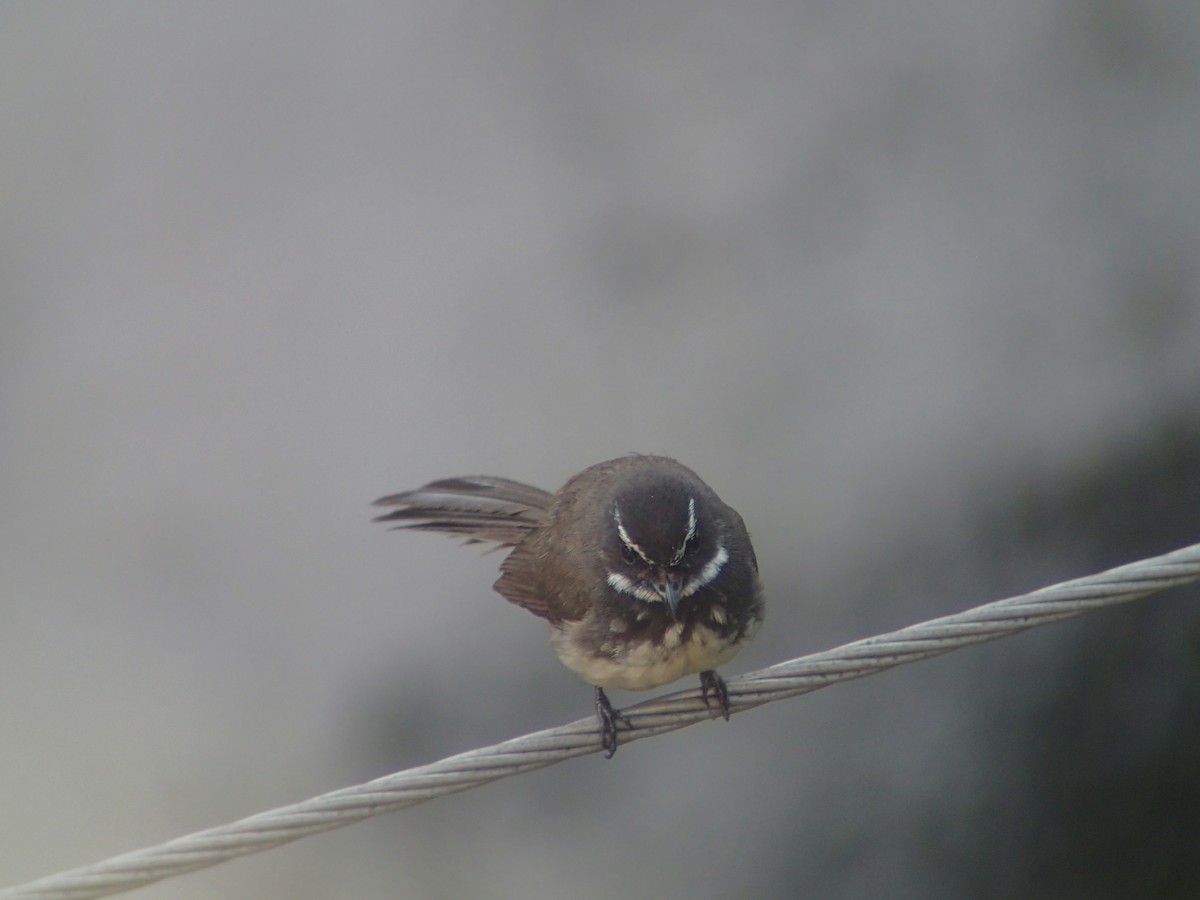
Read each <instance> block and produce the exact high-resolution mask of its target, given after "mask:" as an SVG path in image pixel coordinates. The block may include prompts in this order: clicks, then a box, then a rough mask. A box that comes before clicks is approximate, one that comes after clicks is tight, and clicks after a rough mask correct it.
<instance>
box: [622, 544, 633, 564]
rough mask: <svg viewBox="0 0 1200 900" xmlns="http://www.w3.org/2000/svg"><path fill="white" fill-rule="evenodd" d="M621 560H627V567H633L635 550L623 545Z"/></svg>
mask: <svg viewBox="0 0 1200 900" xmlns="http://www.w3.org/2000/svg"><path fill="white" fill-rule="evenodd" d="M621 559H623V560H625V564H626V565H630V566H632V565H633V548H632V547H630V546H629V545H628V544H622V545H621Z"/></svg>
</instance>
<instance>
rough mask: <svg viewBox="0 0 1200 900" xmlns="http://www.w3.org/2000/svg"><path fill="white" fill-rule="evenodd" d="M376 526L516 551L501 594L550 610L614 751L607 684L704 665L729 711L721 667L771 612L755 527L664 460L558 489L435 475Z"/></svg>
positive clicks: (640, 460) (633, 682) (632, 464)
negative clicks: (766, 609)
mask: <svg viewBox="0 0 1200 900" xmlns="http://www.w3.org/2000/svg"><path fill="white" fill-rule="evenodd" d="M376 505H378V506H389V507H396V509H394V510H393V511H392V512H389V513H386V514H384V515H382V516H380V517H379V518H378V519H377V520H376V521H381V522H391V523H397V527H399V528H409V529H415V530H420V531H436V532H440V533H443V534H449V535H453V536H458V537H462V538H465V539H466V540H467V541H468V542H480V541H482V542H492V543H495V544H496V545H498V546H500V547H512V548H513V550H512V552H511V553H509V555H508V556H507V558H505V560H504V562H503V563H502V564H501V566H500V573H501V574H500V578H499V580H497V582H496V584H495V589H496V590H497V591H498V592H499V593H500V594H501V595H502V596H504V597H505V598H506V599H507V600H509V601H511V602H513V603H515V604H517V605H518V606H522V607H524V608H525V609H527V610H529V611H530V612H532V613H534V614H535V615H537V616H540V617H541V618H543V619H546V620H547V621H548V622H549V623H550V626H551V637H550V640H551V644H552V645H553V647H554V649H555V651H556V652H557V653H558V656H559V659H561V660H562V662H563V664H564V665H566V666H567V667H568V668H570V669H571V670H573V671H574V672H576V673H578V674H579V675H580V676H581V677H582V678H583V679H584V680H586V681H588V682H589V683H590V684H592V685H594V686H595V688H596V711H597V715H598V716H599V718H600V721H601V726H602V742H603V745H604V748H605V750H606V751H607V753H608V755H609V756H611V755H612V753H613V752H614V751H615V750H616V732H617V722H618V721H621V720H622V717H621V716H620V714H619V713H616V712H615V711H614V710H613V709H612V706H611V704H610V703H609V702H608V698H607V696H606V695H605V693H604V690H603V689H604V688H605V687H618V688H624V689H627V690H646V689H649V688H653V687H657V686H659V685H662V684H666V683H668V682H671V681H674V680H675V679H677V678H680V677H682V676H684V675H688V674H696V673H699V674H700V676H701V686H702V688H703V693H704V696H705V699H706V701H707V699H708V695H709V694H710V693H711V694H712V695H713V697H714V699H715V700H716V701H717V704H718V706H719V708H720V711H721V712H722V714H724V716H725V717H726V718H728V717H729V703H728V695H727V692H726V690H725V685H724V682H723V681H722V680H721V678H720V676H719V675H717V674H716V671H715V670H716V667H717V666H719V665H722V664H724V663H725V662H727V661H728V660H729V659H731V658H732V657H733V656H734V654H736V653H737V651H738V650H739V649H740V648H741V647H742V646H743V644H744V643H745V642H746V641H747V640H749V638H750V637H751V636H752V635H753V633H754V631H755V630H756V629H757V627H758V625H759V623H760V622H761V620H762V614H763V595H762V587H761V585H760V583H759V580H758V562H757V560H756V559H755V556H754V548H753V547H752V546H751V543H750V537H749V535H748V534H747V532H746V527H745V525H744V523H743V522H742V518H741V516H739V515H738V514H737V513H736V512H735V511H734V510H733V509H731V508H730V507H729V506H726V505H725V504H724V503H723V502H722V501H721V499H720V498H719V497H718V496H717V495H716V493H715V492H714V491H713V490H712V489H711V488H710V487H709V486H708V485H707V484H705V483H704V482H703V481H702V480H701V479H700V477H699V476H698V475H696V473H695V472H693V471H692V470H691V469H688V468H687V467H686V466H683V465H682V464H680V463H678V462H676V461H675V460H673V459H669V458H667V457H663V456H625V457H620V458H618V459H612V460H608V461H607V462H602V463H598V464H596V465H594V466H591V467H590V468H588V469H585V470H584V471H583V472H580V473H579V474H578V475H576V476H575V477H574V478H572V479H570V480H569V481H568V482H567V483H566V484H565V485H563V487H562V488H561V489H560V490H559V491H558V492H557V493H556V494H548V493H546V492H545V491H542V490H539V489H538V488H534V487H530V486H528V485H525V484H521V483H519V482H515V481H510V480H508V479H505V478H494V477H491V476H470V477H466V478H450V479H446V480H443V481H435V482H431V483H430V484H427V485H425V487H423V488H418V489H417V490H415V491H406V492H404V493H400V494H393V495H392V496H389V497H384V498H382V499H381V500H377V501H376Z"/></svg>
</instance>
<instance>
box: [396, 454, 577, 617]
mask: <svg viewBox="0 0 1200 900" xmlns="http://www.w3.org/2000/svg"><path fill="white" fill-rule="evenodd" d="M553 499H554V498H553V496H552V495H551V494H548V493H546V492H545V491H543V490H540V489H538V488H535V487H530V486H529V485H527V484H521V483H520V482H518V481H510V480H508V479H507V478H494V477H492V476H490V475H471V476H468V477H465V478H447V479H444V480H442V481H432V482H430V483H429V484H427V485H425V486H424V487H422V488H417V489H416V490H415V491H404V492H403V493H399V494H392V495H390V496H388V497H381V498H380V499H379V500H376V501H375V503H374V505H375V506H394V507H397V509H395V510H393V511H392V512H389V513H385V514H384V515H382V516H378V517H377V518H376V519H375V521H376V522H396V523H398V524H397V525H396V527H397V528H406V529H413V530H415V531H435V532H438V533H441V534H447V535H451V536H455V537H462V538H465V539H466V541H467V543H469V544H470V543H477V542H480V541H492V542H494V543H496V544H497V545H498V546H500V547H513V546H516V545H517V544H519V543H520V542H521V540H522V539H524V538H525V536H526V535H528V534H529V532H531V531H533V529H535V528H537V527H538V526H539V525H541V524H542V523H543V522H545V520H546V510H547V509H548V508H549V506H550V503H551V501H552V500H553ZM514 602H517V601H514Z"/></svg>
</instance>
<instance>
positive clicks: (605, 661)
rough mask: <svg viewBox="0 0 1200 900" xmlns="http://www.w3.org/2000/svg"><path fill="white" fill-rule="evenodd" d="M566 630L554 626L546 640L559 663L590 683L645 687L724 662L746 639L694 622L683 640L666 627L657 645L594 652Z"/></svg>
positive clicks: (612, 647)
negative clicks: (738, 639)
mask: <svg viewBox="0 0 1200 900" xmlns="http://www.w3.org/2000/svg"><path fill="white" fill-rule="evenodd" d="M572 637H573V636H572V632H571V630H570V629H565V630H562V631H559V630H552V631H551V636H550V643H551V645H553V647H554V650H555V652H556V653H558V658H559V659H560V660H562V663H563V665H565V666H566V667H567V668H568V669H570V670H571V671H573V672H575V673H576V674H577V675H579V677H581V678H582V679H583V680H584V681H586V682H588V684H594V685H597V686H598V687H606V688H620V689H621V690H626V691H645V690H649V689H650V688H655V687H658V686H659V685H663V684H669V683H670V682H672V681H675V680H676V679H679V678H682V677H683V676H684V675H695V674H696V673H698V672H707V671H709V670H710V669H715V668H717V667H718V666H722V665H724V664H725V663H727V662H729V660H731V659H733V657H734V656H735V655H737V652H738V650H740V649H741V648H742V644H743V643H745V639H744V638H743V640H742V641H741V642H733V641H730V640H726V639H724V638H721V637H719V636H718V635H717V634H716V633H715V632H713V631H711V630H710V629H708V628H705V627H704V626H703V625H697V626H695V627H694V628H693V629H692V633H691V635H690V636H689V639H688V640H687V641H681V640H680V636H679V630H678V629H671V628H668V629H667V631H666V633H665V634H664V636H663V642H662V643H661V644H654V643H652V642H651V641H619V642H614V643H613V644H611V645H606V646H602V647H600V648H597V649H596V650H595V651H589V650H585V649H583V648H581V647H580V646H578V644H576V642H575V641H574V640H573V639H572Z"/></svg>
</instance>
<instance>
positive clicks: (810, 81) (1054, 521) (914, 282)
mask: <svg viewBox="0 0 1200 900" xmlns="http://www.w3.org/2000/svg"><path fill="white" fill-rule="evenodd" d="M0 24H2V26H3V27H2V28H0V122H2V125H0V128H2V130H3V141H2V147H3V152H2V155H0V209H2V213H0V229H2V240H0V809H2V810H3V814H2V815H0V885H4V884H14V883H17V882H21V881H24V880H27V879H31V878H34V877H37V876H41V875H45V874H49V873H51V872H53V871H57V870H59V869H62V868H66V867H69V866H74V865H79V864H83V863H87V862H92V861H95V860H98V859H100V858H102V857H106V856H109V855H111V854H115V853H119V852H123V851H126V850H132V849H135V848H137V847H141V846H144V845H147V844H152V843H157V842H159V841H161V840H165V839H168V838H171V837H174V836H176V835H178V834H182V833H185V832H189V831H193V830H196V829H200V828H203V827H207V826H210V825H215V824H219V823H222V822H225V821H228V820H232V819H235V818H238V817H241V816H244V815H248V814H251V813H255V812H259V811H261V810H264V809H267V808H270V807H273V806H277V805H281V804H285V803H289V802H293V801H297V800H300V799H303V798H305V797H308V796H311V795H314V794H317V793H319V792H323V791H326V790H331V789H334V788H337V787H340V786H343V785H347V784H350V783H354V782H358V781H362V780H366V779H369V778H372V777H375V776H378V775H382V774H385V773H387V772H390V771H394V770H396V769H400V768H404V767H407V766H411V765H415V764H419V763H423V762H428V761H431V760H434V759H437V758H440V757H442V756H445V755H448V754H451V753H455V752H459V751H462V750H466V749H469V748H472V747H475V746H478V745H481V744H485V743H491V742H494V741H497V740H501V739H504V738H507V737H510V736H513V735H516V734H520V733H523V732H525V731H528V730H532V729H536V728H542V727H548V726H551V725H554V724H558V723H560V722H563V721H568V720H571V719H575V718H579V717H581V716H584V715H587V714H588V713H589V711H590V709H591V692H590V689H589V688H588V687H587V686H586V685H585V684H583V683H582V682H580V681H579V680H577V679H576V678H575V677H574V676H573V675H572V674H571V673H569V672H568V671H566V670H565V669H563V668H562V667H561V666H560V664H559V663H558V662H557V660H556V659H555V658H554V655H553V653H552V652H551V651H550V649H549V648H548V646H547V645H546V636H545V633H544V628H543V625H542V623H541V622H539V621H538V620H536V619H534V618H533V617H531V616H529V615H528V614H526V613H525V612H523V611H522V610H520V609H517V608H515V607H511V606H508V605H507V604H505V603H504V602H503V601H502V600H501V599H500V598H499V597H498V596H497V595H495V594H493V593H492V592H491V590H490V585H491V582H492V580H493V579H494V577H495V571H496V566H497V564H498V563H499V561H500V558H501V557H500V556H498V555H492V556H486V557H481V556H480V555H479V554H477V553H475V552H473V551H472V550H470V549H465V550H464V549H462V548H460V547H456V546H455V545H454V543H453V542H452V541H445V540H439V539H437V538H435V537H431V536H422V535H397V534H392V533H388V532H387V531H385V530H383V529H381V528H380V527H378V526H372V525H371V524H370V523H369V517H370V515H371V514H372V512H371V510H370V509H369V507H368V504H369V502H370V501H371V500H373V499H374V498H375V497H377V496H380V495H381V494H384V493H388V492H392V491H395V490H399V489H403V488H407V487H414V486H417V485H420V484H422V483H424V482H425V481H427V480H429V479H432V478H436V477H440V476H449V475H459V474H471V473H490V474H497V475H505V476H509V477H513V478H518V479H522V480H525V481H529V482H532V483H534V484H538V485H541V486H544V487H547V488H554V487H557V486H558V485H559V484H561V483H562V482H563V481H564V480H565V479H566V478H567V477H568V476H570V475H571V474H573V473H574V472H576V471H578V470H579V469H582V468H583V467H584V466H586V465H588V464H590V463H593V462H596V461H598V460H601V459H605V458H608V457H612V456H615V455H619V454H622V453H626V452H629V451H642V452H658V453H666V454H670V455H673V456H676V457H678V458H680V459H682V460H683V461H685V462H686V463H687V464H688V465H690V466H692V467H693V468H695V469H696V470H697V471H698V472H700V474H701V475H702V476H703V477H704V478H705V479H706V480H708V481H709V482H710V483H711V484H712V485H713V486H714V487H715V488H716V490H717V491H718V492H719V493H720V494H721V495H722V497H723V498H724V499H725V500H726V501H727V502H729V503H730V504H731V505H733V506H734V507H735V508H737V509H738V510H739V511H740V512H741V513H742V514H743V516H744V517H745V518H746V521H747V522H748V524H749V526H750V528H751V531H752V534H753V536H754V539H755V544H756V547H757V550H758V556H759V559H760V561H761V564H762V571H763V577H764V581H765V583H766V585H767V587H768V591H769V604H770V605H769V608H768V618H767V624H766V626H765V627H764V629H763V631H762V632H761V635H760V638H759V639H758V641H757V642H756V643H755V644H754V645H753V646H752V647H751V648H750V649H748V650H747V651H745V652H744V653H743V654H742V656H741V657H739V658H738V659H737V660H736V661H735V662H734V663H733V664H732V665H731V666H729V667H727V669H726V670H725V671H726V674H735V673H737V672H740V671H745V670H748V669H752V668H757V667H760V666H764V665H767V664H770V663H772V662H775V661H778V660H782V659H785V658H789V657H792V656H796V655H799V654H802V653H805V652H811V651H815V650H819V649H823V648H825V647H828V646H831V645H834V644H837V643H840V642H844V641H847V640H851V639H855V638H859V637H863V636H866V635H869V634H872V633H875V632H879V631H883V630H886V629H891V628H894V627H898V626H901V625H904V624H908V623H910V622H913V621H917V620H919V619H921V618H925V617H928V616H932V615H936V614H942V613H946V612H950V611H954V610H958V609H961V608H965V607H967V606H970V605H973V604H976V603H980V602H983V601H986V600H990V599H995V598H997V597H1000V596H1003V595H1005V594H1009V593H1015V592H1019V591H1024V590H1029V589H1032V588H1036V587H1039V586H1041V585H1043V584H1045V583H1049V582H1051V581H1054V580H1057V579H1061V578H1067V577H1071V576H1075V575H1081V574H1086V573H1088V572H1090V571H1093V570H1095V569H1098V568H1100V567H1103V566H1106V565H1112V564H1116V563H1120V562H1126V561H1130V560H1133V559H1136V558H1138V557H1139V556H1143V555H1148V554H1151V553H1156V552H1162V551H1166V550H1169V549H1173V548H1174V547H1177V546H1181V545H1183V544H1186V543H1191V542H1194V541H1197V540H1200V516H1198V515H1197V509H1198V508H1200V262H1198V260H1200V16H1197V15H1196V7H1195V3H1194V2H1193V0H1176V2H1170V0H1164V2H1136V0H1109V2H1080V0H1040V2H1039V0H1006V2H1001V3H995V2H983V0H968V2H958V0H955V2H951V0H936V2H928V3H905V4H892V3H882V2H852V3H843V4H832V3H787V2H749V3H739V4H715V3H713V4H704V3H700V4H696V3H690V4H689V3H678V2H660V3H654V4H641V3H628V2H617V3H604V4H599V3H593V4H585V3H581V2H577V3H560V4H547V3H513V4H506V5H499V4H452V3H446V4H433V3H398V4H385V3H358V4H345V5H335V4H327V5H317V4H298V3H266V2H264V3H255V4H242V3H228V2H209V3H204V4H192V3H145V2H143V3H135V2H126V3H117V2H110V3H104V4H81V3H76V4H46V3H41V2H10V3H6V4H5V5H4V7H3V10H2V11H0ZM1198 598H1200V594H1198V593H1197V592H1196V591H1194V590H1193V591H1183V590H1180V591H1176V592H1174V593H1172V594H1170V595H1166V596H1163V597H1159V598H1155V599H1152V600H1149V601H1146V602H1144V603H1141V604H1138V605H1135V606H1132V607H1129V608H1126V609H1121V610H1117V611H1111V612H1105V613H1101V614H1096V615H1092V616H1089V617H1087V618H1086V619H1085V620H1081V621H1075V622H1071V623H1068V624H1063V625H1058V626H1053V627H1050V628H1045V629H1039V630H1037V631H1035V632H1032V633H1028V634H1025V635H1021V636H1018V637H1015V638H1010V639H1007V640H1004V641H1000V642H997V643H995V644H990V645H987V646H984V647H978V648H973V649H968V650H965V651H960V652H958V653H955V654H952V655H950V656H948V657H944V658H941V659H938V660H935V661H930V662H926V663H922V664H920V665H913V666H907V667H904V668H902V669H898V670H895V671H893V672H890V673H887V674H885V675H882V676H879V677H875V678H871V679H867V680H864V681H861V682H856V683H853V684H848V685H843V686H840V687H835V688H833V689H830V690H827V691H822V692H819V693H817V694H813V695H810V696H808V697H806V698H803V699H800V700H796V701H791V702H788V703H779V704H773V705H771V706H768V707H766V708H763V709H760V710H757V711H754V712H752V713H750V714H747V715H744V716H738V717H737V718H735V719H734V720H733V722H731V723H730V724H724V723H713V724H705V725H701V726H698V727H695V728H691V729H687V730H685V731H683V732H677V733H675V734H671V735H668V736H665V737H662V738H659V739H656V740H651V741H645V742H641V743H639V744H637V745H635V746H630V747H627V748H624V749H622V750H621V751H620V752H619V753H618V754H617V756H616V757H615V758H614V759H613V760H611V761H607V762H606V761H604V760H602V759H600V758H599V757H589V758H584V759H580V760H576V761H573V762H570V763H567V764H565V765H561V766H557V767H555V768H553V769H550V770H547V771H543V772H538V773H534V774H531V775H527V776H524V777H520V778H516V779H511V780H509V781H506V782H503V783H501V784H498V785H493V786H490V787H488V788H485V789H482V790H477V791H472V792H469V793H467V794H463V795H458V796H455V797H451V798H447V799H443V800H439V801H437V802H435V803H432V804H429V805H426V806H422V807H418V808H415V809H412V810H408V811H406V812H403V813H400V814H397V815H393V816H388V817H383V818H377V819H374V820H371V821H369V822H366V823H363V824H359V825H356V826H354V827H352V828H348V829H344V830H341V831H338V832H335V833H331V834H328V835H323V836H318V837H313V838H309V839H307V840H305V841H302V842H300V843H299V844H294V845H291V846H289V847H287V848H282V849H277V850H274V851H271V852H268V853H263V854H260V855H257V856H254V857H250V858H246V859H243V860H239V861H235V862H233V863H229V864H226V865H223V866H221V867H219V868H216V869H212V870H208V871H205V872H202V873H198V874H194V875H190V876H186V877H184V878H180V879H177V880H173V881H169V882H166V883H162V884H159V885H156V886H153V887H150V888H147V889H145V890H143V891H142V892H141V893H140V894H139V895H138V896H144V897H146V898H147V900H149V898H167V897H171V898H216V897H234V896H241V897H264V898H272V897H280V898H283V897H288V898H297V897H298V898H321V897H339V898H374V897H434V898H457V897H470V896H488V897H501V898H530V897H536V898H543V897H566V896H571V897H578V898H613V897H622V896H650V895H653V896H656V897H660V898H685V897H686V898H717V897H729V896H739V895H740V896H757V897H795V896H813V897H818V896H819V897H833V898H857V897H867V896H886V897H924V898H929V897H947V898H949V897H963V896H971V897H1009V896H1021V897H1036V896H1056V897H1098V896H1113V897H1122V896H1139V897H1145V896H1155V897H1194V896H1197V895H1200V859H1198V857H1197V854H1196V852H1195V848H1196V847H1197V846H1200V766H1197V764H1196V761H1197V759H1198V758H1200V605H1198V604H1197V602H1196V601H1197V599H1198ZM680 686H681V687H683V686H690V683H688V684H681V685H680ZM614 699H615V700H616V701H617V702H619V703H626V702H630V701H632V700H634V699H638V698H637V697H636V695H619V694H618V695H615V696H614Z"/></svg>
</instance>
